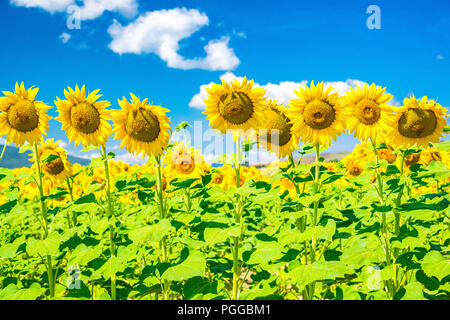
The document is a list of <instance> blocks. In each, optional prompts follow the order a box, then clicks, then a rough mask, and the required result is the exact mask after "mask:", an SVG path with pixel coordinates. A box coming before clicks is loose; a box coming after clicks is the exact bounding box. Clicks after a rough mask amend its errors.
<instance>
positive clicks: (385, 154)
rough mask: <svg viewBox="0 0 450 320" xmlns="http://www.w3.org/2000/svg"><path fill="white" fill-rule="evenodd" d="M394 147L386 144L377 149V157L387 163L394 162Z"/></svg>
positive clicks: (395, 157) (395, 156)
mask: <svg viewBox="0 0 450 320" xmlns="http://www.w3.org/2000/svg"><path fill="white" fill-rule="evenodd" d="M393 151H394V149H393V148H392V147H390V146H387V148H383V149H379V150H378V157H379V159H381V160H386V161H387V162H388V163H394V162H395V160H396V159H397V154H395V153H394V152H393Z"/></svg>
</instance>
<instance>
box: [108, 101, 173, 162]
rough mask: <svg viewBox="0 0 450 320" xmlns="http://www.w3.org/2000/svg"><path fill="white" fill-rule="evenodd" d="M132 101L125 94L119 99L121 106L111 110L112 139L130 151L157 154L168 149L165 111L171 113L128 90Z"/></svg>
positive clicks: (168, 134)
mask: <svg viewBox="0 0 450 320" xmlns="http://www.w3.org/2000/svg"><path fill="white" fill-rule="evenodd" d="M130 95H131V98H132V100H131V101H128V100H127V99H126V98H125V97H123V100H119V105H120V107H121V108H122V109H120V110H114V111H113V113H112V114H113V117H114V121H115V123H114V124H115V128H114V130H113V132H115V136H114V138H115V139H118V140H122V142H121V144H120V147H121V148H122V147H125V148H126V149H127V150H128V151H129V152H130V153H133V154H136V153H137V154H139V153H142V157H144V156H145V155H155V156H158V155H160V154H161V153H162V152H163V151H164V149H166V148H167V144H168V143H169V138H170V134H171V132H172V131H171V129H170V120H169V119H168V118H167V115H166V113H167V112H170V111H169V110H168V109H165V108H163V107H161V106H156V105H153V104H149V103H148V99H147V98H145V99H144V100H142V101H141V100H140V99H139V98H138V97H136V96H135V95H134V94H132V93H130Z"/></svg>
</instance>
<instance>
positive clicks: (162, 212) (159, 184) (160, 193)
mask: <svg viewBox="0 0 450 320" xmlns="http://www.w3.org/2000/svg"><path fill="white" fill-rule="evenodd" d="M154 159H155V165H156V188H157V190H156V195H157V198H158V210H159V219H160V221H161V220H163V219H165V218H166V208H165V204H164V186H163V172H162V165H161V156H155V158H154ZM160 246H161V249H162V261H161V262H168V261H169V256H168V252H167V238H166V236H164V237H163V238H162V239H161V241H160ZM162 291H163V299H164V300H169V299H170V282H169V281H168V280H163V284H162Z"/></svg>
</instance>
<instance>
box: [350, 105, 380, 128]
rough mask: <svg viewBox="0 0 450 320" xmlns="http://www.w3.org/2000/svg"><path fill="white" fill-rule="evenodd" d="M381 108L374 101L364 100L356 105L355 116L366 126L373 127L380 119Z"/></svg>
mask: <svg viewBox="0 0 450 320" xmlns="http://www.w3.org/2000/svg"><path fill="white" fill-rule="evenodd" d="M380 115H381V108H380V106H379V105H378V104H377V103H376V102H375V101H372V100H369V99H362V100H361V101H359V102H358V103H357V104H356V108H355V116H356V117H357V118H358V120H359V121H360V122H362V123H364V124H366V125H372V124H374V123H376V122H377V121H378V120H379V119H380Z"/></svg>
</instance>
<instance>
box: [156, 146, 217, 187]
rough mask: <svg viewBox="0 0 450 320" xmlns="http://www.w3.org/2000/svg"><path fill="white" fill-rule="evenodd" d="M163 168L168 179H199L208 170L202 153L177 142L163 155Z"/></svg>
mask: <svg viewBox="0 0 450 320" xmlns="http://www.w3.org/2000/svg"><path fill="white" fill-rule="evenodd" d="M164 163H165V164H166V167H165V168H164V170H165V172H166V176H167V178H168V180H169V181H171V180H173V179H175V178H180V179H191V178H192V179H201V177H202V175H204V174H205V173H206V172H207V171H208V170H209V167H208V164H207V163H206V162H205V160H204V158H203V155H202V154H201V152H200V151H199V150H196V149H194V147H188V146H187V145H185V144H184V143H177V144H176V145H175V146H174V147H173V148H172V149H171V150H169V152H168V153H167V154H166V155H165V156H164Z"/></svg>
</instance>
